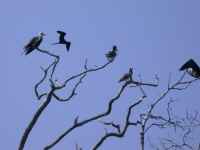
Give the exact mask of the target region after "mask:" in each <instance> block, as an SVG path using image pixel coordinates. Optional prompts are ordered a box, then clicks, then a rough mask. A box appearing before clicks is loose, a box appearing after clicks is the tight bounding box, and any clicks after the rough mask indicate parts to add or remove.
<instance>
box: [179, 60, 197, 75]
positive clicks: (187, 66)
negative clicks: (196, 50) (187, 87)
mask: <svg viewBox="0 0 200 150" xmlns="http://www.w3.org/2000/svg"><path fill="white" fill-rule="evenodd" d="M179 70H180V71H184V70H186V72H187V73H188V74H189V75H191V76H192V77H194V78H200V68H199V66H198V65H197V63H196V62H195V61H194V60H193V59H189V60H188V61H187V62H186V63H184V64H183V65H182V66H181V68H180V69H179Z"/></svg>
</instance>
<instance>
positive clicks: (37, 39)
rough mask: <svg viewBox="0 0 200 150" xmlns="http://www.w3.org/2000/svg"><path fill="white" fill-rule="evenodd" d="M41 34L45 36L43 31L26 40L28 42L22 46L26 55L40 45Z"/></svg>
mask: <svg viewBox="0 0 200 150" xmlns="http://www.w3.org/2000/svg"><path fill="white" fill-rule="evenodd" d="M43 36H45V34H44V33H43V32H40V33H39V34H38V36H35V37H33V38H32V39H31V40H30V41H29V42H28V44H27V45H25V46H24V52H25V55H28V54H29V53H31V52H32V51H33V50H35V49H37V48H38V47H39V46H40V44H41V42H42V40H43Z"/></svg>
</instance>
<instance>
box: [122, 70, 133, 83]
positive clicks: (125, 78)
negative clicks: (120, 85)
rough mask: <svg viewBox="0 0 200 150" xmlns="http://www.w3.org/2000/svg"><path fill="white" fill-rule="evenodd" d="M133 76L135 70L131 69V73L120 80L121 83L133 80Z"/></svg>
mask: <svg viewBox="0 0 200 150" xmlns="http://www.w3.org/2000/svg"><path fill="white" fill-rule="evenodd" d="M132 75H133V68H130V69H129V72H128V73H126V74H124V75H123V76H122V77H121V78H120V80H119V82H122V81H129V80H132Z"/></svg>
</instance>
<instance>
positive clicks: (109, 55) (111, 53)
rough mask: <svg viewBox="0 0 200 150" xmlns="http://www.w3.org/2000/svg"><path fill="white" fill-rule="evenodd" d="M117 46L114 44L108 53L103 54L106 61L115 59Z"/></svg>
mask: <svg viewBox="0 0 200 150" xmlns="http://www.w3.org/2000/svg"><path fill="white" fill-rule="evenodd" d="M117 51H118V49H117V46H116V45H114V46H113V48H112V50H111V51H108V53H106V54H105V56H106V58H107V59H108V61H110V62H111V61H113V60H114V59H115V57H116V56H117Z"/></svg>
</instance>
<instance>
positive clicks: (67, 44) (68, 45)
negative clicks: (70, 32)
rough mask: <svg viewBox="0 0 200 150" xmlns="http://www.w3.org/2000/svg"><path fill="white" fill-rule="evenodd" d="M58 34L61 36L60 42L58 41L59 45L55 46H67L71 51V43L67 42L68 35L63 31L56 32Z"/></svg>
mask: <svg viewBox="0 0 200 150" xmlns="http://www.w3.org/2000/svg"><path fill="white" fill-rule="evenodd" d="M56 32H57V33H58V34H59V41H58V43H54V45H55V44H64V45H65V46H66V49H67V51H69V49H70V46H71V42H70V41H66V40H65V35H66V33H65V32H63V31H56Z"/></svg>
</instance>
